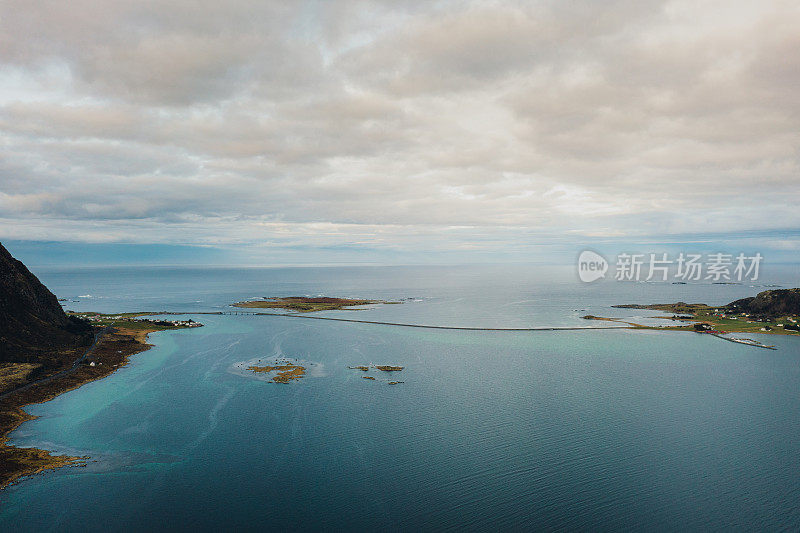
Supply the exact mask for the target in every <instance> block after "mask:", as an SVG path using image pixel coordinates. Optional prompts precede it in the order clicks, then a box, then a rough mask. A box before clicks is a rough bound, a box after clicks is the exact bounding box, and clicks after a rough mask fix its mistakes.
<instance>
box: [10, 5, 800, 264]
mask: <svg viewBox="0 0 800 533" xmlns="http://www.w3.org/2000/svg"><path fill="white" fill-rule="evenodd" d="M87 14H91V16H87ZM798 24H800V8H798V7H797V6H796V5H794V3H791V2H783V1H780V0H775V1H771V2H737V3H736V4H735V5H731V4H730V3H719V2H708V3H702V4H697V3H694V2H692V3H689V2H682V1H666V2H628V1H614V2H604V3H602V4H597V3H594V2H578V3H568V4H565V3H563V2H535V3H529V2H525V3H520V2H470V3H451V2H444V3H429V2H419V3H415V2H403V3H396V2H382V3H381V2H379V3H366V2H358V1H346V2H336V3H319V2H305V3H284V2H246V1H237V2H232V3H226V4H225V5H224V6H223V5H221V4H220V5H217V4H213V3H211V4H208V3H203V4H197V3H195V2H188V1H187V2H163V3H162V2H154V1H144V2H143V1H137V2H133V1H123V0H119V1H115V2H99V1H88V0H81V1H78V2H72V3H70V4H69V5H66V4H64V3H62V2H34V3H31V2H21V1H14V0H11V1H8V2H5V3H4V4H3V8H2V13H0V87H3V89H1V90H0V218H2V219H4V223H3V224H2V225H0V238H15V239H39V240H75V239H78V240H80V239H84V240H90V241H99V242H115V241H120V242H142V243H153V242H169V243H175V242H178V243H202V244H214V243H233V244H245V243H248V245H251V246H257V245H259V244H263V243H272V244H273V245H276V246H290V245H291V244H292V243H294V244H308V245H309V246H316V247H324V246H325V244H326V243H336V244H337V245H342V246H346V247H350V248H352V249H356V248H358V247H359V246H363V247H366V248H369V247H373V246H377V247H387V248H391V249H395V250H399V251H401V252H402V251H407V252H409V253H411V252H420V251H421V250H428V251H430V250H444V249H454V250H468V249H481V250H484V249H491V248H492V247H495V248H496V249H498V250H500V249H512V248H513V249H517V248H518V249H520V250H528V249H529V248H527V247H526V245H523V244H521V243H523V242H524V241H525V239H538V240H539V242H544V241H545V240H546V237H545V236H547V235H562V236H565V238H566V237H568V238H571V239H580V238H582V237H581V236H585V238H592V236H597V235H614V236H622V237H627V238H630V239H637V238H643V237H647V236H653V235H663V234H672V235H675V236H680V235H689V234H693V233H694V232H695V231H696V230H697V229H698V228H703V230H704V231H707V232H709V233H720V234H723V233H724V234H729V232H732V231H743V232H744V231H749V230H775V231H779V230H782V229H786V228H798V227H800V214H798V212H797V210H796V208H795V206H796V205H797V203H798V201H800V172H798V171H799V170H800V164H799V163H800V161H798V160H799V159H800V151H798V146H800V133H798V132H800V127H799V126H800V124H798V120H799V117H800V99H798V98H797V87H798V85H800V59H798V55H797V54H796V53H794V50H796V49H797V46H798V45H800V40H798V37H797V32H796V28H797V26H798ZM456 227H457V228H469V229H468V230H463V231H462V230H459V231H454V230H452V228H456ZM331 228H336V230H335V231H332V230H331ZM397 228H402V230H398V229H397ZM487 235H490V236H491V238H488V237H486V236H487ZM775 242H779V240H775Z"/></svg>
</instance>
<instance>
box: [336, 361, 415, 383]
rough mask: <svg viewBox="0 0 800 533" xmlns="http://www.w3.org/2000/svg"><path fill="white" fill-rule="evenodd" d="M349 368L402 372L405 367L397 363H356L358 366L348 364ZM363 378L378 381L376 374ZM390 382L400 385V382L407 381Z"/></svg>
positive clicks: (363, 370)
mask: <svg viewBox="0 0 800 533" xmlns="http://www.w3.org/2000/svg"><path fill="white" fill-rule="evenodd" d="M347 368H349V369H350V370H360V371H362V372H368V371H369V369H370V368H374V369H375V370H379V371H381V372H400V371H401V370H403V368H405V367H402V366H397V365H356V366H348V367H347ZM361 378H362V379H369V380H372V381H377V378H375V376H361ZM381 381H384V382H385V380H383V379H381ZM388 383H389V385H398V384H400V383H405V382H404V381H389V382H388Z"/></svg>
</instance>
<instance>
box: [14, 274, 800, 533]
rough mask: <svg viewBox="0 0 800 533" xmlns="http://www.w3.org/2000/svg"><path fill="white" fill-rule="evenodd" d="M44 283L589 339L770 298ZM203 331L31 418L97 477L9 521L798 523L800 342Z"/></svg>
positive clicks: (105, 302) (68, 475)
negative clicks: (653, 305) (624, 324)
mask: <svg viewBox="0 0 800 533" xmlns="http://www.w3.org/2000/svg"><path fill="white" fill-rule="evenodd" d="M37 274H40V275H41V277H42V279H43V281H44V282H45V283H47V284H48V285H49V286H50V287H51V288H53V289H54V291H55V292H56V293H57V294H58V295H59V296H62V297H66V298H70V299H72V298H74V297H76V296H79V295H87V294H91V295H92V297H91V298H81V299H80V300H81V301H80V302H70V303H69V304H68V305H69V306H70V307H73V308H76V309H95V310H105V311H112V310H114V311H122V310H134V309H136V310H141V309H167V310H173V311H184V312H185V311H200V310H219V309H224V306H225V305H226V304H227V303H230V302H232V301H236V300H239V299H244V298H247V297H252V296H270V295H286V294H320V293H325V294H330V295H335V296H360V297H370V298H373V297H374V298H405V297H416V298H418V299H420V300H421V301H418V302H408V303H404V304H403V305H393V306H383V307H379V308H375V309H369V310H362V311H340V312H333V313H328V315H329V316H341V315H342V314H346V316H351V315H352V316H353V317H357V318H358V319H365V320H391V321H395V322H403V321H409V322H414V323H433V324H437V325H459V326H460V325H465V326H501V327H525V326H569V325H579V326H585V325H586V323H585V321H583V320H581V319H580V318H579V317H580V316H581V315H583V314H586V313H587V312H593V313H594V314H606V315H608V314H610V313H611V312H612V310H610V309H608V307H607V306H608V305H610V304H614V303H628V302H641V303H649V302H652V301H675V300H689V301H703V300H705V301H707V302H708V303H712V304H713V303H724V302H726V301H730V300H732V299H735V298H738V297H741V296H744V295H748V294H752V293H753V292H757V291H758V290H763V289H761V288H751V287H747V286H708V285H702V286H697V287H687V286H685V285H661V284H619V283H600V284H598V285H591V286H586V285H582V284H579V283H577V282H576V281H575V280H574V279H573V278H572V277H571V275H570V273H566V272H562V271H559V270H556V269H539V270H538V271H537V270H536V269H527V270H526V269H523V268H521V267H514V268H504V269H491V268H487V267H481V268H463V267H462V268H459V269H455V270H448V269H444V268H436V267H432V268H406V269H402V268H383V269H381V268H371V269H293V270H292V269H272V270H270V269H244V270H230V269H213V270H201V269H190V270H187V269H155V270H154V269H116V270H95V269H92V270H80V271H47V272H41V273H40V272H37ZM793 281H794V282H796V280H792V279H786V278H784V280H783V282H784V283H789V284H791V282H793ZM581 309H586V310H587V311H585V312H584V311H581ZM576 310H577V311H576ZM615 311H616V312H620V313H622V312H623V311H624V313H622V315H625V316H630V315H631V314H632V313H642V312H640V311H630V310H615ZM337 313H338V314H337ZM625 313H627V314H625ZM622 315H620V316H622ZM195 318H198V317H195ZM199 320H200V321H201V322H203V323H204V324H205V327H203V328H198V329H193V330H182V331H175V332H161V333H157V334H154V335H152V336H151V342H153V343H154V344H155V345H156V346H155V348H153V349H151V350H149V351H147V352H144V353H142V354H140V355H137V356H134V357H133V358H132V361H131V364H130V365H128V366H127V367H125V368H123V369H121V370H119V371H118V372H116V373H115V374H113V375H112V376H110V377H108V378H106V379H104V380H101V381H97V382H94V383H90V384H87V385H85V386H83V387H81V388H80V389H78V390H76V391H73V392H70V393H67V394H64V395H62V396H59V397H58V398H56V399H55V400H53V401H51V402H48V403H45V404H40V405H35V406H31V407H30V408H29V411H30V412H31V413H33V414H35V415H38V416H40V418H39V419H38V420H36V421H33V422H29V423H26V424H24V425H23V426H21V427H20V429H19V430H18V431H16V432H15V433H14V434H13V442H14V443H15V444H18V445H22V446H38V447H44V448H47V449H51V450H56V451H58V452H62V453H70V454H78V455H89V456H91V457H92V459H93V460H94V461H93V462H91V463H90V464H89V466H87V467H85V468H69V469H62V470H59V471H56V472H51V473H47V474H45V475H42V476H36V477H33V478H30V479H27V480H25V481H23V482H21V483H19V484H18V485H15V486H12V487H10V488H9V489H7V490H6V491H5V492H4V493H3V494H2V495H0V506H1V507H0V509H1V510H0V529H10V528H13V529H15V530H23V531H42V530H48V529H51V530H87V529H88V530H108V529H120V528H136V529H153V530H165V529H185V530H190V529H191V530H198V529H200V530H211V529H219V528H222V527H224V528H241V529H251V530H255V529H259V530H262V529H276V530H283V529H300V530H319V529H333V530H341V529H350V530H375V529H390V530H393V529H394V530H419V529H423V530H441V529H458V530H463V529H475V530H486V529H530V528H532V527H536V528H563V529H584V530H585V529H592V530H596V529H607V530H619V529H625V528H635V529H640V530H663V529H671V530H676V529H681V530H684V529H690V530H715V529H716V530H731V529H738V530H753V529H780V528H787V529H797V528H799V527H800V481H799V480H798V477H797V475H796V474H797V472H798V471H800V442H798V440H797V438H796V436H797V435H798V434H800V416H798V414H797V413H799V412H800V398H798V394H797V390H798V389H799V388H800V364H799V363H800V359H799V358H798V356H800V339H792V338H787V337H776V336H772V337H769V340H770V343H773V344H777V345H778V346H779V349H778V350H776V351H771V350H762V349H757V348H752V347H747V346H740V345H736V344H734V343H730V342H725V341H722V340H719V339H715V338H713V337H708V336H701V335H695V334H689V333H672V332H651V331H630V330H619V331H608V330H601V331H560V332H482V331H481V332H476V331H449V330H422V329H414V328H397V327H390V326H379V325H371V324H355V323H341V322H327V321H317V320H296V319H291V318H282V317H253V316H228V315H225V316H216V315H202V316H201V317H199ZM764 337H765V336H760V338H764ZM277 357H290V358H296V359H300V360H303V361H306V362H309V368H311V367H312V365H310V363H313V367H314V369H315V371H314V372H311V373H310V374H309V376H308V377H306V378H304V379H302V380H300V381H298V382H294V383H291V384H289V385H277V384H272V383H266V382H264V381H263V380H260V379H257V378H256V377H255V376H248V375H247V374H246V373H242V372H240V371H238V369H237V364H240V363H242V362H247V361H252V360H258V359H259V358H264V359H266V358H277ZM369 363H373V364H381V363H388V364H399V365H403V366H404V367H405V369H404V370H403V371H402V372H400V373H397V374H393V375H392V376H391V377H390V376H389V375H387V374H385V373H380V372H379V371H376V370H371V371H370V375H373V376H375V377H376V380H375V381H371V380H365V379H362V376H363V375H364V374H363V373H362V372H360V371H358V370H351V369H348V368H347V367H348V366H352V365H356V364H369ZM389 379H397V380H401V381H404V383H402V384H398V385H389V384H388V383H387V381H388V380H389ZM32 509H35V512H32V511H31V510H32Z"/></svg>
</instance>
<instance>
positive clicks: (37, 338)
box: [0, 244, 200, 488]
mask: <svg viewBox="0 0 800 533" xmlns="http://www.w3.org/2000/svg"><path fill="white" fill-rule="evenodd" d="M86 315H87V316H77V315H75V314H68V313H65V312H64V310H63V309H62V308H61V305H60V304H59V303H58V300H57V298H56V297H55V295H53V293H52V292H50V291H49V290H48V289H47V287H45V286H44V285H43V284H42V283H41V282H40V281H39V280H38V279H37V278H36V276H35V275H33V274H32V273H31V272H30V271H29V270H28V269H27V268H26V267H25V265H23V264H22V263H21V262H20V261H17V260H16V259H14V258H13V257H12V256H11V254H9V253H8V251H7V250H6V249H5V248H4V247H3V246H2V244H0V488H4V487H6V486H7V485H9V484H10V483H13V482H14V481H16V480H17V479H19V478H21V477H23V476H28V475H33V474H37V473H39V472H42V471H44V470H48V469H54V468H59V467H62V466H69V465H73V466H77V465H81V464H84V463H85V460H86V458H82V457H69V456H61V455H51V454H50V453H49V452H47V451H46V450H39V449H36V448H18V447H16V446H10V445H8V438H9V434H10V433H11V432H12V431H13V430H14V429H16V428H17V427H18V426H19V425H20V424H22V423H23V422H25V421H27V420H32V419H33V418H34V417H33V416H31V415H29V414H28V413H26V412H25V411H23V409H22V408H23V407H24V406H26V405H30V404H33V403H41V402H45V401H47V400H50V399H52V398H54V397H55V396H58V395H59V394H62V393H64V392H67V391H69V390H72V389H76V388H78V387H80V386H81V385H83V384H84V383H88V382H90V381H94V380H96V379H100V378H102V377H105V376H107V375H109V374H111V373H112V372H114V371H115V370H116V369H118V368H120V367H122V366H124V365H125V364H126V363H127V362H128V358H129V357H130V356H131V355H133V354H136V353H139V352H142V351H145V350H147V349H148V348H150V345H149V344H147V342H146V341H147V335H148V333H151V332H153V331H161V330H165V329H179V328H182V327H196V326H199V325H200V324H197V323H194V322H193V323H192V324H194V325H193V326H188V325H184V323H183V322H182V321H181V322H179V321H160V320H159V321H155V320H143V319H139V318H137V317H136V315H135V314H126V315H99V314H96V313H88V314H86ZM87 318H90V319H87ZM185 324H188V322H186V323H185Z"/></svg>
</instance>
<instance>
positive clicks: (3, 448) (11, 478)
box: [0, 326, 179, 491]
mask: <svg viewBox="0 0 800 533" xmlns="http://www.w3.org/2000/svg"><path fill="white" fill-rule="evenodd" d="M171 329H173V328H171ZM174 329H179V328H174ZM156 331H168V330H167V329H164V328H157V327H153V328H148V329H138V330H131V329H128V328H125V327H122V326H109V327H105V328H103V329H102V330H101V331H100V332H98V335H100V336H101V337H100V338H99V339H96V342H95V343H93V344H92V345H91V346H90V347H89V348H88V349H87V350H86V351H85V352H84V353H83V355H82V356H81V357H79V358H78V359H77V360H76V361H75V362H74V363H73V364H72V366H71V367H69V368H65V369H61V370H58V371H56V372H54V373H53V374H51V375H50V376H46V377H45V378H42V380H40V381H36V382H32V383H29V384H26V385H23V386H21V387H19V388H17V389H15V390H13V391H9V392H7V393H4V394H3V395H2V396H0V465H1V466H2V468H0V491H2V490H3V489H5V488H6V487H8V486H10V485H12V484H14V483H16V482H18V481H19V480H21V479H22V478H27V477H29V476H34V475H37V474H41V473H43V472H45V471H47V470H55V469H58V468H62V467H66V466H85V465H86V464H87V461H88V460H89V457H85V456H84V457H74V456H68V455H52V454H51V452H50V451H48V450H44V449H40V448H21V447H17V446H14V445H11V444H9V443H8V441H9V439H10V435H11V433H12V432H14V430H16V429H17V428H18V427H19V426H21V425H22V424H23V423H25V422H28V421H31V420H35V419H36V418H37V417H36V416H34V415H31V414H30V413H28V412H27V411H25V407H27V406H29V405H34V404H39V403H45V402H48V401H50V400H52V399H54V398H56V397H58V396H60V395H62V394H64V393H67V392H70V391H73V390H75V389H78V388H80V387H82V386H83V385H85V384H87V383H91V382H93V381H97V380H99V379H103V378H105V377H107V376H110V375H111V374H113V373H114V372H116V371H117V370H119V369H120V368H122V367H124V366H126V365H127V364H128V363H129V362H130V358H131V357H132V356H134V355H136V354H138V353H142V352H145V351H147V350H149V349H150V348H152V347H153V345H152V344H149V343H148V342H147V337H148V335H149V334H150V333H153V332H156ZM88 357H91V359H92V361H91V363H87V362H86V359H87V358H88Z"/></svg>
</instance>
